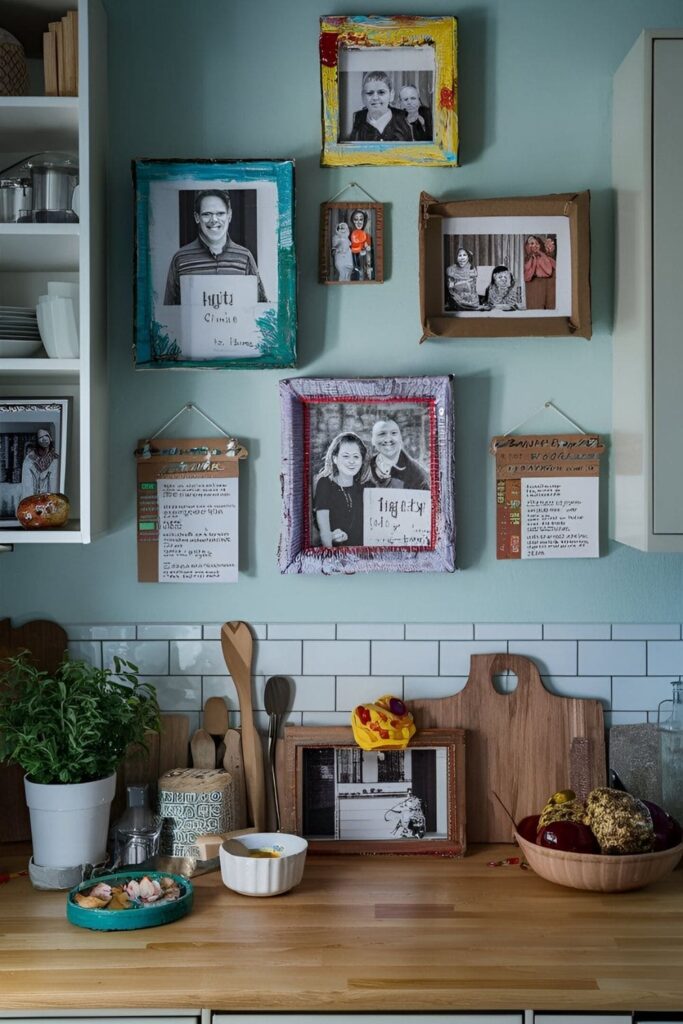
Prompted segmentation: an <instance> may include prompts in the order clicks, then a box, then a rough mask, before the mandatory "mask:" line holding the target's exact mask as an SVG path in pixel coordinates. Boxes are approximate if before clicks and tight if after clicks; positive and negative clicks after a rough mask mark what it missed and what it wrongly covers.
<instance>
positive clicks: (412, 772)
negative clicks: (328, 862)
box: [282, 726, 465, 857]
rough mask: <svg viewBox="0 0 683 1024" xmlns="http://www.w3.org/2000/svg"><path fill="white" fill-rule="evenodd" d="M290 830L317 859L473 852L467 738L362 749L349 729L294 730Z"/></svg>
mask: <svg viewBox="0 0 683 1024" xmlns="http://www.w3.org/2000/svg"><path fill="white" fill-rule="evenodd" d="M284 745H285V760H284V778H283V784H282V793H283V800H282V804H283V807H282V827H283V829H285V830H286V831H287V832H293V833H296V834H297V835H300V836H303V837H304V839H307V840H308V844H309V848H310V850H311V852H315V853H373V854H376V853H394V854H395V853H402V854H403V853H405V854H440V855H441V856H444V857H460V856H462V855H463V854H464V852H465V733H464V730H463V729H423V730H421V731H419V732H417V733H416V734H415V736H414V737H413V738H412V739H411V741H410V743H409V744H408V746H407V747H406V748H405V749H404V750H395V749H394V750H370V751H368V750H362V749H361V748H360V747H359V746H357V744H356V743H355V741H354V739H353V733H352V730H351V729H350V728H346V727H345V726H327V727H322V728H317V727H315V726H287V727H286V728H285V744H284Z"/></svg>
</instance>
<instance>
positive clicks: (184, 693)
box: [140, 676, 202, 711]
mask: <svg viewBox="0 0 683 1024" xmlns="http://www.w3.org/2000/svg"><path fill="white" fill-rule="evenodd" d="M140 678H141V679H142V678H143V677H142V676H141V677H140ZM144 682H146V683H152V685H153V686H154V687H155V688H156V691H157V700H158V701H159V707H160V708H161V710H162V711H200V710H201V707H202V679H201V676H144Z"/></svg>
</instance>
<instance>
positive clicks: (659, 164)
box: [633, 39, 683, 534]
mask: <svg viewBox="0 0 683 1024" xmlns="http://www.w3.org/2000/svg"><path fill="white" fill-rule="evenodd" d="M653 61H654V76H653V107H652V111H653V133H652V134H653V138H652V173H653V178H652V207H653V209H652V240H653V259H652V295H653V301H652V326H653V351H652V361H653V362H652V388H653V395H652V400H653V410H654V414H653V435H652V458H653V495H652V497H653V530H654V533H655V534H683V393H682V386H683V332H682V327H681V324H682V322H683V310H682V308H681V296H682V295H683V202H682V201H681V168H682V167H683V104H682V103H681V96H683V39H655V40H654V43H653ZM633 286H634V288H638V287H640V282H637V281H634V282H633Z"/></svg>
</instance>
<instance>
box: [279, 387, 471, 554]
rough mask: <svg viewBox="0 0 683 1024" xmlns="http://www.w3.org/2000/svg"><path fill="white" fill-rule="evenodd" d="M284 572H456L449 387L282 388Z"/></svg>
mask: <svg viewBox="0 0 683 1024" xmlns="http://www.w3.org/2000/svg"><path fill="white" fill-rule="evenodd" d="M280 407H281V427H282V473H281V493H282V529H281V535H280V545H279V550H278V561H279V565H280V571H281V572H282V573H311V574H313V573H323V574H332V573H339V572H341V573H354V572H453V571H454V569H455V521H454V509H453V402H452V382H451V378H450V377H449V376H444V377H375V378H372V377H370V378H359V379H344V378H339V379H332V378H305V377H301V378H293V379H289V380H282V381H280Z"/></svg>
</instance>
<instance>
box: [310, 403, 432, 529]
mask: <svg viewBox="0 0 683 1024" xmlns="http://www.w3.org/2000/svg"><path fill="white" fill-rule="evenodd" d="M309 423H310V433H309V438H310V452H311V460H310V466H311V511H312V516H311V541H312V544H313V546H322V547H325V548H339V547H359V546H363V545H368V544H374V543H376V540H377V537H379V536H381V535H382V530H387V529H388V528H389V525H391V526H392V527H393V529H394V530H395V531H400V530H402V529H404V528H405V526H406V524H407V523H409V524H411V526H410V529H412V530H414V528H415V522H417V523H418V524H419V523H420V521H421V520H424V521H425V524H426V525H425V526H424V529H428V525H429V521H430V519H431V502H430V501H429V500H425V496H424V495H422V500H421V496H420V494H419V493H417V495H415V494H414V492H429V491H430V490H431V480H430V473H429V469H428V467H429V462H430V444H431V440H430V417H429V411H428V409H427V408H426V407H425V406H424V405H420V404H419V403H406V404H403V405H398V403H397V404H396V405H394V404H393V403H391V404H387V403H383V404H382V405H379V404H377V403H373V404H371V403H367V404H365V403H364V404H355V403H353V404H352V403H332V404H330V405H327V406H325V405H315V406H312V407H311V412H310V413H309ZM331 435H332V436H331ZM330 437H331V439H330ZM377 489H379V490H383V489H388V490H389V491H391V492H392V493H391V495H385V496H384V497H381V496H377V495H373V496H369V495H368V494H367V492H368V491H370V490H377ZM407 492H411V493H410V494H409V493H407ZM369 498H370V499H373V498H374V500H369ZM396 498H399V499H401V500H398V501H397V500H394V499H396ZM378 531H379V532H378ZM397 536H398V534H397ZM400 536H402V537H403V536H404V534H402V533H401V534H400ZM397 543H398V541H397Z"/></svg>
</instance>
